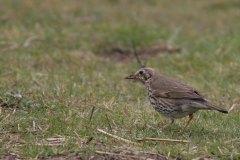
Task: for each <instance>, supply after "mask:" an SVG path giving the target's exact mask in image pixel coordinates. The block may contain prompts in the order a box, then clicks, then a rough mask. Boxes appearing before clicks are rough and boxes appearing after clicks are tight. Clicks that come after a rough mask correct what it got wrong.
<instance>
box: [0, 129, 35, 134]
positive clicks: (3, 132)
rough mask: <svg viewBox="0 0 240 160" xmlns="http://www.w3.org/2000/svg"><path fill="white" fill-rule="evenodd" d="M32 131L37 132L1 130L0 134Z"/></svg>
mask: <svg viewBox="0 0 240 160" xmlns="http://www.w3.org/2000/svg"><path fill="white" fill-rule="evenodd" d="M32 132H38V131H37V130H34V131H2V132H0V134H6V133H32Z"/></svg>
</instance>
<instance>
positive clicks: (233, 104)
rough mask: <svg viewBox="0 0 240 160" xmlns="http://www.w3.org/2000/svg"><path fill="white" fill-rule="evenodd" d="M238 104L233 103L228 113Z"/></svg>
mask: <svg viewBox="0 0 240 160" xmlns="http://www.w3.org/2000/svg"><path fill="white" fill-rule="evenodd" d="M235 106H236V104H233V105H232V107H231V108H230V109H229V110H228V113H229V112H230V111H231V110H233V108H234V107H235Z"/></svg>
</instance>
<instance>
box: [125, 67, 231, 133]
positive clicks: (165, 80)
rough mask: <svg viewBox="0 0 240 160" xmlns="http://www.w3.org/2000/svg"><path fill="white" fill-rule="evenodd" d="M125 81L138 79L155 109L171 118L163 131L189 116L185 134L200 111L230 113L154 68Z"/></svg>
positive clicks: (140, 70)
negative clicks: (175, 121) (196, 113)
mask: <svg viewBox="0 0 240 160" xmlns="http://www.w3.org/2000/svg"><path fill="white" fill-rule="evenodd" d="M125 79H138V80H140V81H141V82H142V83H143V84H144V85H145V86H146V88H147V94H148V98H149V101H150V103H151V104H152V106H153V108H154V109H155V110H156V111H158V112H159V113H161V114H162V115H164V116H165V117H168V118H169V123H168V124H167V125H165V126H163V127H162V128H161V129H160V130H158V131H162V130H163V129H165V128H166V127H168V126H169V125H171V124H172V123H173V122H174V118H182V117H185V116H187V115H189V120H188V122H187V124H186V126H185V127H184V129H183V131H182V132H181V133H183V132H184V131H185V129H186V127H187V126H188V124H189V123H190V122H191V120H192V119H193V113H195V112H197V111H198V110H201V109H205V110H217V111H219V112H222V113H228V111H227V110H225V109H223V108H221V107H218V106H216V105H214V104H212V103H210V102H208V101H207V100H205V99H204V96H203V95H201V94H200V93H199V92H198V91H197V90H195V89H194V88H192V87H190V86H188V85H186V84H184V83H182V82H180V81H178V80H176V79H173V78H170V77H167V76H164V75H162V74H160V73H158V72H157V71H156V70H155V69H153V68H142V69H139V70H138V71H137V72H136V73H135V74H133V75H130V76H127V77H125Z"/></svg>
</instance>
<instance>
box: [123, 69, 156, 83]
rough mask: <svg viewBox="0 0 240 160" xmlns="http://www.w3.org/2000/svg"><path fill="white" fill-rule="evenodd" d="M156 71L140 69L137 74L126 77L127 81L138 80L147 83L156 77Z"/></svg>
mask: <svg viewBox="0 0 240 160" xmlns="http://www.w3.org/2000/svg"><path fill="white" fill-rule="evenodd" d="M154 72H155V70H154V69H153V68H142V69H139V70H138V71H137V72H136V73H135V74H133V75H130V76H127V77H125V79H138V80H140V81H142V82H143V83H145V82H146V81H148V80H149V79H151V78H152V76H153V75H154Z"/></svg>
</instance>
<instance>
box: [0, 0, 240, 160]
mask: <svg viewBox="0 0 240 160" xmlns="http://www.w3.org/2000/svg"><path fill="white" fill-rule="evenodd" d="M239 6H240V3H239V2H238V1H234V0H231V1H228V2H226V1H223V0H213V1H206V0H203V1H181V2H180V1H176V0H174V1H163V0H162V1H157V0H151V1H146V0H138V1H137V0H133V1H127V0H121V1H118V0H102V1H100V0H91V1H77V0H72V1H68V2H66V1H61V0H60V1H47V0H44V1H31V0H25V1H21V2H20V1H17V0H9V1H0V28H1V29H0V53H1V57H0V68H1V70H0V75H1V76H0V96H1V99H2V101H3V102H5V103H8V104H12V105H13V106H15V107H16V106H18V108H17V110H16V112H15V113H14V114H13V110H14V109H13V108H12V107H4V106H2V107H1V113H0V132H2V131H11V130H12V131H19V133H6V134H1V135H0V140H1V143H0V153H16V154H18V155H20V157H22V158H27V159H29V158H34V157H36V156H37V155H38V157H39V158H44V157H45V158H46V157H48V156H55V155H57V154H61V153H62V154H68V153H70V152H74V153H76V154H77V153H85V154H84V155H85V156H89V157H90V156H91V155H93V154H94V151H96V150H103V151H111V152H113V151H112V149H111V147H112V146H118V147H120V146H122V147H125V148H128V149H129V150H134V151H144V152H152V153H158V152H160V153H162V154H163V155H165V156H167V155H169V154H170V157H179V158H182V159H191V158H196V157H201V156H205V155H208V156H210V157H214V158H219V159H228V158H232V159H239V158H240V152H239V150H240V147H239V141H235V142H233V143H228V144H225V143H224V142H225V141H227V140H231V139H235V138H239V137H240V129H239V122H240V117H239V112H240V109H239V103H240V99H239V97H240V92H239V90H240V72H239V68H240V46H239V43H240V36H239V35H240V32H239V29H238V28H239V26H240V21H239V18H240V10H239ZM29 38H30V40H29ZM27 40H28V41H29V43H27V42H28V41H27ZM132 41H134V42H135V44H136V46H137V48H138V49H140V48H142V47H149V48H151V47H153V46H156V45H161V44H171V45H173V46H179V47H180V48H181V49H182V51H181V53H179V54H167V55H165V56H157V57H152V58H148V61H147V65H148V66H149V67H153V68H155V69H156V70H158V71H159V72H160V73H162V74H164V75H167V76H170V77H173V78H176V79H179V80H181V81H183V82H185V83H187V84H189V85H191V86H193V87H194V88H196V89H197V90H198V91H199V92H200V93H202V94H205V95H206V96H207V98H208V99H209V100H210V101H211V102H213V103H214V104H217V105H219V106H222V107H223V108H226V109H230V107H231V106H232V105H233V104H236V106H235V108H234V109H233V110H232V111H231V112H230V113H229V115H224V114H222V113H220V112H215V111H200V112H198V113H197V114H195V118H194V120H193V121H192V123H191V124H190V125H189V127H188V128H187V130H186V132H185V133H184V134H183V135H178V134H177V132H179V131H180V130H181V129H182V128H183V126H184V125H185V124H186V122H187V118H183V119H178V120H176V121H175V123H174V124H173V125H171V126H170V127H168V128H167V129H166V130H164V131H163V132H162V133H157V132H156V131H157V130H158V129H159V128H161V127H162V126H163V125H164V124H166V123H168V119H166V118H164V117H163V116H162V115H160V114H158V113H157V112H156V111H155V110H154V109H153V108H152V107H151V106H150V103H149V101H148V99H147V96H146V89H145V88H144V86H143V85H142V84H140V83H136V82H134V81H127V80H125V79H124V77H125V76H127V75H129V74H132V73H134V72H135V71H137V70H138V69H139V64H138V63H137V62H136V60H135V59H133V60H131V61H128V62H126V61H124V62H115V61H112V60H111V59H107V58H106V53H104V47H106V48H107V47H109V48H111V47H114V46H123V47H128V48H131V47H132ZM10 42H11V43H10ZM13 44H15V45H16V44H17V47H13V48H11V46H13ZM101 55H105V57H101ZM6 93H11V94H21V95H23V99H21V100H19V99H18V98H14V97H12V96H10V95H9V94H6ZM3 102H1V103H2V104H3ZM93 107H95V110H94V113H93V116H92V119H91V122H89V119H90V116H91V112H92V108H93ZM8 114H10V116H9V117H8V118H6V119H5V120H4V121H3V119H4V118H5V117H6V116H7V115H8ZM107 117H108V118H107ZM33 121H34V122H35V129H37V130H38V132H34V133H29V132H27V133H25V131H32V130H34V128H33ZM109 125H110V126H111V128H112V131H111V129H110V127H109ZM39 127H40V128H41V129H42V131H41V129H40V128H39ZM97 128H100V129H103V130H105V131H107V132H109V133H112V134H114V135H117V136H120V137H123V138H126V139H129V140H132V141H136V140H135V138H136V137H155V138H169V139H183V140H189V141H191V142H190V143H189V144H183V143H170V142H168V143H167V142H140V146H135V145H128V144H126V143H124V142H121V141H117V140H114V139H112V138H111V137H109V136H107V135H103V134H102V133H99V132H97V130H96V129H97ZM56 134H58V135H61V136H64V137H67V139H66V141H65V142H64V145H60V146H57V147H56V146H55V147H54V146H53V147H52V146H50V147H49V146H46V145H45V146H37V145H36V144H37V143H40V142H41V141H42V140H43V139H46V138H50V137H53V136H54V135H56ZM69 137H72V138H69ZM89 137H94V139H93V140H92V141H91V142H90V143H89V144H88V145H85V144H84V142H86V140H87V139H89ZM19 141H24V143H23V145H22V146H21V145H19ZM96 143H97V144H99V143H103V144H105V145H106V146H104V145H102V146H101V147H97V146H96ZM218 148H220V149H221V150H222V152H223V154H221V153H220V151H219V149H218ZM119 150H120V152H121V149H119ZM40 153H41V154H40Z"/></svg>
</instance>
